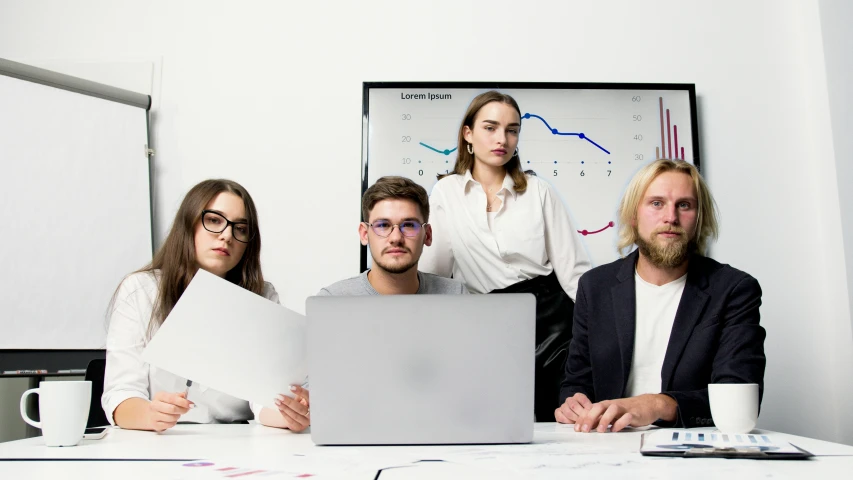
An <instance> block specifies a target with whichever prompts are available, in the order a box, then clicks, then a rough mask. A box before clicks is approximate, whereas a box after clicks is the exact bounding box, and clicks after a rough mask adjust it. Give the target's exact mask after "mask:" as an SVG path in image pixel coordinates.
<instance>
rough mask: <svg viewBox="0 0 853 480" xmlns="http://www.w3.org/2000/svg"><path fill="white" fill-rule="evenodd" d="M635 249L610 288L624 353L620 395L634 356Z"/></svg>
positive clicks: (635, 311)
mask: <svg viewBox="0 0 853 480" xmlns="http://www.w3.org/2000/svg"><path fill="white" fill-rule="evenodd" d="M638 255H639V254H638V253H637V252H636V251H634V253H632V254H631V255H628V256H627V257H626V258H625V259H624V260H623V261H622V267H621V268H620V269H619V272H618V273H617V274H616V278H617V280H619V283H617V284H616V285H615V286H614V287H613V288H611V289H610V297H611V301H612V302H613V316H614V319H613V320H614V322H615V323H616V335H617V337H618V338H619V351H620V352H621V354H622V378H621V383H620V384H619V388H620V389H621V390H620V392H619V396H618V397H616V398H622V397H624V396H625V388H626V387H627V385H628V374H629V373H630V372H631V360H632V359H633V357H634V328H635V325H636V315H637V295H636V286H635V282H634V265H636V264H637V256H638Z"/></svg>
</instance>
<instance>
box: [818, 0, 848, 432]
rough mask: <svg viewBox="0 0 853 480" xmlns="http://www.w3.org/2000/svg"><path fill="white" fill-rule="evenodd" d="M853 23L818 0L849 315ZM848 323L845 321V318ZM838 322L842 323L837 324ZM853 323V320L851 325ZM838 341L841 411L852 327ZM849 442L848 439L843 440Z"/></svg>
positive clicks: (839, 329) (840, 5)
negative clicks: (852, 53) (852, 26)
mask: <svg viewBox="0 0 853 480" xmlns="http://www.w3.org/2000/svg"><path fill="white" fill-rule="evenodd" d="M851 19H853V2H850V1H848V0H820V21H821V27H822V28H821V30H822V34H823V45H824V49H823V53H824V61H825V63H826V83H827V87H828V94H829V95H828V97H829V109H830V114H831V115H830V118H831V119H832V120H831V121H832V137H833V143H832V145H833V147H834V150H835V167H836V170H835V175H836V178H837V184H838V198H839V204H840V205H841V206H842V207H841V230H842V232H843V234H844V235H843V252H842V253H841V254H839V255H837V258H844V259H845V260H846V278H847V291H848V302H849V303H848V311H853V208H851V206H853V135H850V127H851V125H853V91H851V88H850V87H851V85H853V55H851V54H850V45H851V44H853V32H851V30H850V20H851ZM848 318H849V317H848ZM839 320H840V318H839ZM851 320H853V319H851ZM835 327H836V328H835V333H836V335H837V339H836V340H835V342H834V344H835V345H834V346H833V348H834V349H836V350H837V358H838V360H840V361H839V368H838V369H837V372H836V374H837V375H838V376H837V377H836V378H837V379H838V380H837V384H838V387H839V391H838V392H836V395H835V399H836V401H837V402H838V406H837V408H838V409H839V410H842V409H844V408H847V405H849V401H848V400H849V399H850V398H853V376H851V374H850V365H851V364H853V353H851V352H850V349H849V348H844V345H848V344H849V341H850V339H851V338H853V333H851V330H853V327H851V325H850V324H847V325H844V324H843V322H841V321H839V322H838V323H837V324H836V325H835ZM851 417H853V415H849V414H848V415H847V416H846V417H845V418H842V419H841V421H840V422H839V425H838V428H839V430H840V432H850V431H851V430H853V418H851ZM847 435H848V437H847V438H850V436H849V435H850V434H849V433H848V434H847Z"/></svg>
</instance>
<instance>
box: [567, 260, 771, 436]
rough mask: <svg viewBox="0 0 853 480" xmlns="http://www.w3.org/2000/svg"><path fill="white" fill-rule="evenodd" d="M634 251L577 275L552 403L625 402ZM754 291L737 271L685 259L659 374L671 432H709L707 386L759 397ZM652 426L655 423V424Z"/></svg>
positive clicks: (760, 347)
mask: <svg viewBox="0 0 853 480" xmlns="http://www.w3.org/2000/svg"><path fill="white" fill-rule="evenodd" d="M638 255H639V254H638V252H636V251H635V252H634V253H632V254H631V255H629V256H628V257H626V258H624V259H621V260H617V261H615V262H613V263H610V264H607V265H602V266H600V267H597V268H594V269H592V270H590V271H589V272H587V273H586V274H584V275H583V277H581V279H580V283H579V285H578V294H577V300H576V302H575V311H574V325H573V327H572V332H573V338H572V342H571V344H570V346H569V356H568V358H567V359H566V367H565V376H564V378H563V383H562V385H561V388H560V404H562V403H563V402H565V400H566V398H568V397H571V396H572V395H574V394H575V393H577V392H581V393H584V394H585V395H586V396H587V397H589V399H590V400H591V401H592V402H599V401H602V400H612V399H616V398H624V397H625V394H626V392H625V388H626V386H627V384H628V374H629V373H630V372H631V359H632V358H633V353H634V330H635V314H636V308H637V307H636V303H637V301H636V300H637V299H636V290H635V281H634V269H635V265H636V264H637V258H638ZM760 305H761V287H760V286H759V285H758V281H757V280H755V279H754V278H753V277H751V276H750V275H748V274H747V273H745V272H742V271H740V270H737V269H734V268H732V267H730V266H728V265H723V264H721V263H719V262H716V261H714V260H712V259H710V258H707V257H703V256H701V255H693V256H692V257H691V258H690V263H689V267H688V271H687V282H686V284H685V286H684V293H682V295H681V302H680V303H679V304H678V310H677V312H676V314H675V322H674V323H673V325H672V333H671V334H670V337H669V344H668V346H667V349H666V356H665V357H664V361H663V368H662V370H661V392H662V393H664V394H667V395H669V396H671V397H672V398H674V399H675V400H676V402H678V417H677V418H676V421H675V424H674V425H672V424H669V423H667V425H672V426H676V427H686V428H690V427H700V426H709V425H713V421H712V419H711V407H710V404H709V402H708V384H709V383H757V384H758V385H759V402H760V398H761V394H763V390H764V366H765V363H766V360H765V358H764V338H765V335H766V334H765V332H764V328H762V327H761V326H760V325H759V318H760V315H759V312H758V307H759V306H760ZM657 424H659V425H660V424H662V423H661V422H658V423H657Z"/></svg>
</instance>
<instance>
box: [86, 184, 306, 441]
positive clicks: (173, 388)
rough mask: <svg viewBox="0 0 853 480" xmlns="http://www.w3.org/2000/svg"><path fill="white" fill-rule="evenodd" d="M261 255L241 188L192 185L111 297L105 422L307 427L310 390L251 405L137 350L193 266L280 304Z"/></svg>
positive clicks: (153, 426)
mask: <svg viewBox="0 0 853 480" xmlns="http://www.w3.org/2000/svg"><path fill="white" fill-rule="evenodd" d="M260 255H261V235H260V231H259V228H258V214H257V211H256V209H255V204H254V202H253V201H252V197H251V196H249V192H247V191H246V189H245V188H243V187H242V186H241V185H239V184H238V183H236V182H233V181H230V180H205V181H203V182H201V183H199V184H198V185H196V186H194V187H193V188H192V189H190V191H189V192H188V193H187V195H186V196H185V197H184V200H183V202H181V206H180V208H178V213H177V214H176V215H175V220H174V221H173V223H172V228H171V230H170V231H169V235H168V236H167V237H166V240H165V241H164V242H163V245H162V246H161V247H160V249H159V250H158V251H157V253H156V254H155V255H154V259H153V260H152V261H151V264H149V265H147V266H146V267H144V268H142V269H140V270H138V271H136V272H134V273H132V274H130V275H128V276H127V277H125V279H124V280H123V281H122V282H121V284H120V285H119V287H118V289H117V290H116V292H115V295H114V296H113V300H112V302H111V304H110V308H109V319H110V323H109V331H108V333H107V362H106V372H105V375H104V393H103V396H102V397H101V404H102V406H103V408H104V412H106V414H107V418H108V419H109V421H110V423H112V424H113V425H118V426H120V427H122V428H127V429H134V430H154V431H158V432H159V431H163V430H166V429H168V428H171V427H173V426H174V425H175V424H176V423H177V422H178V420H181V421H188V422H196V423H233V422H240V421H245V420H249V419H251V418H253V416H254V415H255V413H257V414H258V417H259V420H260V421H261V423H264V424H265V425H270V426H276V427H282V428H290V429H291V430H294V431H302V430H304V429H305V428H306V427H307V426H308V424H309V423H310V420H309V414H308V391H307V390H305V389H303V388H302V387H300V386H294V387H293V388H292V393H290V394H289V395H291V396H285V395H280V396H279V398H277V399H276V404H277V405H278V407H279V410H278V411H276V410H272V409H268V408H261V407H254V406H253V407H250V405H249V402H247V401H245V400H240V399H237V398H234V397H231V396H229V395H226V394H224V393H222V392H218V391H216V390H213V389H210V388H206V387H205V386H204V385H198V384H193V383H192V382H191V381H189V380H187V379H184V378H179V377H177V376H175V375H172V374H171V373H169V372H166V371H163V370H159V369H158V368H157V367H154V366H153V365H149V364H147V363H145V362H144V361H143V360H142V356H141V355H142V350H143V349H144V348H145V346H146V345H147V344H148V342H149V341H150V340H151V338H152V337H153V336H154V335H155V334H156V333H157V330H158V328H159V327H160V326H161V325H162V324H163V321H164V320H165V319H166V317H167V316H168V315H169V312H171V311H172V308H173V307H174V306H175V304H176V303H177V302H178V299H180V298H181V295H182V294H183V292H184V290H185V289H186V288H187V286H188V285H189V283H190V280H192V278H193V276H194V275H195V273H196V271H198V269H199V268H201V269H204V270H206V271H208V272H210V273H213V274H215V275H218V276H220V277H222V278H224V279H226V280H228V281H229V282H231V283H234V284H236V285H239V286H241V287H243V288H245V289H246V290H249V291H251V292H253V293H256V294H258V295H262V296H263V297H264V298H266V299H268V300H271V301H273V302H276V303H278V302H279V298H278V293H277V292H276V291H275V288H273V286H272V284H270V283H268V282H264V276H263V274H262V272H261V262H260ZM188 397H189V398H188Z"/></svg>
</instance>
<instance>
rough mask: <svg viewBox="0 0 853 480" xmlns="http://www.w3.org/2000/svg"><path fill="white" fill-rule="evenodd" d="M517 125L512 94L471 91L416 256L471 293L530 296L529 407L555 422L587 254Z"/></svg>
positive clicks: (424, 265)
mask: <svg viewBox="0 0 853 480" xmlns="http://www.w3.org/2000/svg"><path fill="white" fill-rule="evenodd" d="M520 133H521V110H520V109H519V107H518V103H516V101H515V99H513V98H512V97H511V96H509V95H505V94H502V93H499V92H496V91H490V92H486V93H483V94H480V95H478V96H477V97H475V98H474V100H472V101H471V104H470V105H469V106H468V109H467V111H466V112H465V117H464V118H463V120H462V124H461V125H460V127H459V137H458V150H457V157H456V164H455V166H454V167H453V172H452V173H450V174H448V175H441V176H439V181H438V183H436V184H435V187H433V190H432V193H431V194H430V209H431V210H432V211H433V217H432V221H431V222H430V223H431V224H432V231H433V240H432V246H430V247H429V248H426V249H424V253H423V256H422V257H421V263H420V264H421V270H423V271H425V272H430V273H434V274H438V275H442V276H447V277H450V276H452V277H453V278H454V279H457V280H462V281H463V282H464V283H465V286H466V287H468V290H469V291H471V292H473V293H513V292H529V293H533V294H534V295H535V296H536V370H535V375H536V379H535V385H536V387H535V400H534V410H535V415H536V419H537V420H538V421H540V422H552V421H554V410H555V409H556V408H557V407H559V398H558V397H559V392H560V382H561V381H562V377H563V365H564V363H565V359H566V355H567V354H568V347H569V342H570V341H571V338H572V313H573V310H574V298H575V294H576V292H577V287H578V280H579V279H580V276H581V275H582V274H583V273H584V272H586V271H587V270H589V268H590V262H589V259H588V257H587V255H586V252H585V251H584V249H583V247H582V246H581V244H580V240H579V238H578V237H577V233H576V230H575V228H574V227H573V226H572V223H571V220H570V219H569V214H568V212H567V210H566V208H565V206H564V205H563V203H562V201H561V200H560V198H559V197H558V196H557V193H556V192H555V191H554V190H553V188H552V187H551V186H550V185H549V184H548V183H547V182H544V181H542V180H540V179H539V178H538V177H536V176H535V175H532V174H528V173H526V172H524V171H523V170H522V168H521V160H520V157H519V151H518V139H519V135H520ZM530 173H532V172H530Z"/></svg>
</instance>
